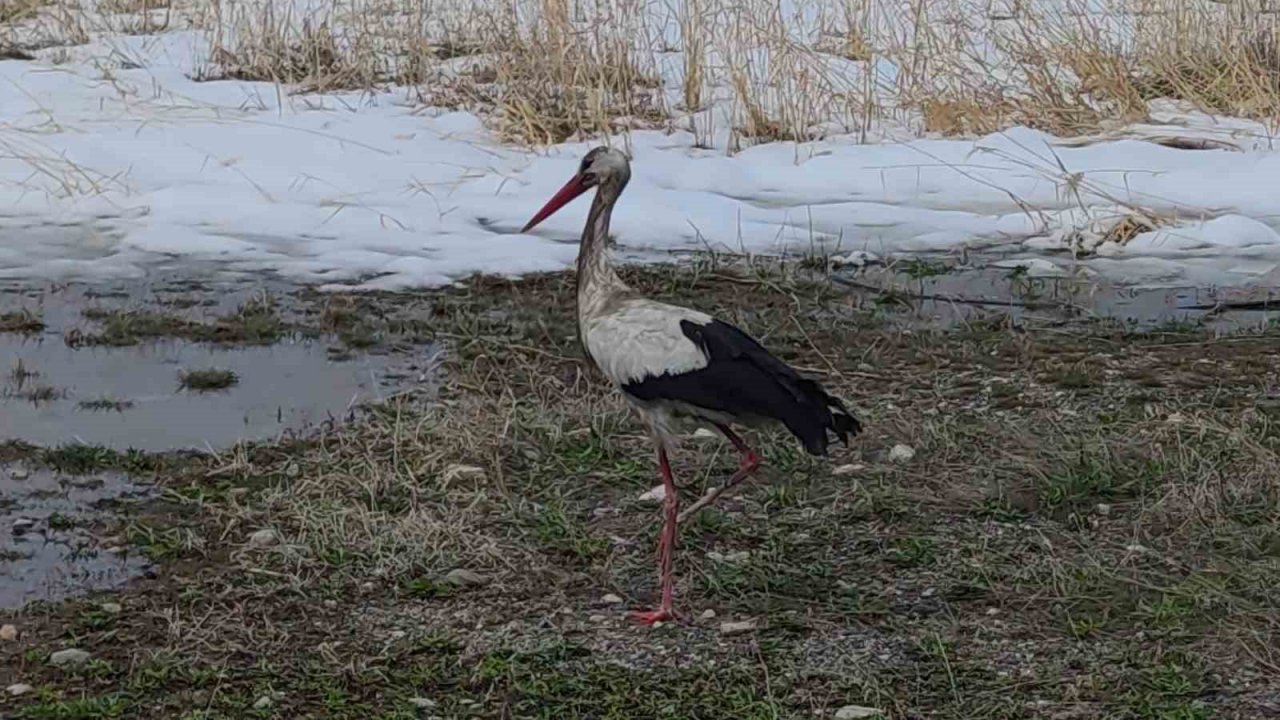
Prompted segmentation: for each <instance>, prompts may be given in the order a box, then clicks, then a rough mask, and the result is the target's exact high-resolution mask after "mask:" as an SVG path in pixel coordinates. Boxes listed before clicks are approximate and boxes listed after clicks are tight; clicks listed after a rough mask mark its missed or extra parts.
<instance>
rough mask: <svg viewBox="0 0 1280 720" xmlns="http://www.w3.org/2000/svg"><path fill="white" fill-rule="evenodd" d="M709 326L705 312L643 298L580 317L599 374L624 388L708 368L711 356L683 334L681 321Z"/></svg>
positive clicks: (708, 319) (585, 341) (584, 335)
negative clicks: (635, 383)
mask: <svg viewBox="0 0 1280 720" xmlns="http://www.w3.org/2000/svg"><path fill="white" fill-rule="evenodd" d="M681 320H688V321H690V322H694V323H698V324H705V323H708V322H711V320H712V318H711V316H710V315H707V314H706V313H701V312H698V311H697V310H690V309H688V308H682V307H677V306H675V305H667V304H666V303H660V302H655V301H653V300H645V299H642V298H636V299H628V300H622V301H621V302H619V303H617V304H616V306H615V307H612V308H608V309H607V310H606V311H605V312H603V313H601V314H597V315H590V314H589V315H586V316H585V317H583V318H581V330H582V340H583V343H584V344H585V345H586V349H587V352H588V353H589V354H590V355H591V359H592V360H594V361H595V362H596V365H598V366H599V367H600V371H601V372H603V373H604V375H605V377H607V378H609V380H611V381H612V382H613V384H614V385H617V386H619V387H621V386H623V385H627V384H629V383H633V382H636V381H639V380H644V379H645V378H649V377H658V376H660V375H662V374H664V373H667V374H671V375H676V374H679V373H682V372H689V371H690V370H700V369H702V368H704V367H706V366H707V356H706V354H705V353H703V351H702V349H701V348H699V347H698V346H697V345H694V344H693V342H692V341H690V340H689V338H688V337H686V336H685V334H684V332H682V331H681V330H680V321H681Z"/></svg>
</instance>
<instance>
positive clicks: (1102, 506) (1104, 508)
mask: <svg viewBox="0 0 1280 720" xmlns="http://www.w3.org/2000/svg"><path fill="white" fill-rule="evenodd" d="M1093 509H1094V510H1097V511H1098V514H1099V515H1101V516H1102V517H1107V516H1108V515H1110V514H1111V506H1110V505H1108V504H1106V503H1098V504H1097V505H1095V506H1094V508H1093Z"/></svg>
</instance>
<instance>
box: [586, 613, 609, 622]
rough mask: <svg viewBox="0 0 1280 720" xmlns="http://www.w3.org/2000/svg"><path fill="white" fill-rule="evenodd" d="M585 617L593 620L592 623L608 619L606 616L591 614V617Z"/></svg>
mask: <svg viewBox="0 0 1280 720" xmlns="http://www.w3.org/2000/svg"><path fill="white" fill-rule="evenodd" d="M587 619H588V620H590V621H591V622H593V623H602V622H604V621H605V620H608V619H609V618H608V617H606V616H604V615H592V616H591V617H589V618H587Z"/></svg>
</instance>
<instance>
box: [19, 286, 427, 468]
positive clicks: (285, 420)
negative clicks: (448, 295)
mask: <svg viewBox="0 0 1280 720" xmlns="http://www.w3.org/2000/svg"><path fill="white" fill-rule="evenodd" d="M262 289H263V287H262V286H261V285H257V284H254V285H245V284H226V285H192V284H190V283H180V282H174V283H172V284H167V285H161V286H159V287H156V286H154V285H153V286H149V287H143V286H114V287H93V288H89V287H85V286H77V287H73V288H62V289H53V288H44V289H37V288H25V289H21V290H18V289H11V291H10V292H8V293H5V294H0V313H4V312H13V311H15V310H18V309H26V310H29V311H31V312H33V313H34V314H36V315H38V316H39V317H40V319H41V320H42V321H43V322H44V323H45V325H46V327H45V328H44V330H43V331H41V332H39V333H38V334H33V335H22V334H17V333H0V374H2V376H0V441H2V440H22V441H25V442H30V443H33V444H36V445H43V446H56V445H63V444H67V443H83V444H88V445H104V446H107V447H110V448H113V449H118V450H124V449H128V448H135V449H140V450H149V451H160V450H171V449H202V450H206V449H218V448H224V447H227V446H229V445H231V444H234V443H235V442H237V441H241V440H260V439H266V438H272V437H277V436H279V435H281V434H282V433H287V432H296V431H302V430H305V429H306V428H308V427H312V426H315V425H316V424H318V423H322V422H327V421H336V420H342V419H344V418H346V417H347V416H348V415H349V414H350V412H351V410H352V408H354V407H355V406H357V405H359V404H361V403H365V402H369V401H376V400H378V399H380V398H382V397H383V396H384V395H385V394H386V393H387V392H392V391H394V390H395V389H396V388H398V387H401V386H403V385H404V383H405V381H406V380H412V379H414V378H415V373H414V370H413V366H414V358H412V357H406V356H404V355H396V354H391V353H385V352H383V353H372V352H351V353H345V352H344V353H342V354H335V353H334V352H332V349H334V348H335V346H336V343H335V342H334V341H333V340H332V339H331V338H317V339H311V338H302V337H283V338H281V339H280V340H278V341H276V342H275V343H273V344H271V345H243V344H242V345H217V344H209V343H199V342H191V341H188V340H184V339H177V338H160V339H155V340H146V341H143V342H141V343H139V344H137V345H132V346H127V347H104V346H88V347H72V346H71V345H69V344H68V343H67V342H66V341H65V340H64V336H65V334H66V333H68V332H71V331H75V330H82V331H92V330H93V328H94V323H93V322H91V321H89V320H88V319H86V318H85V317H84V311H85V310H86V309H89V308H93V309H97V310H148V311H156V312H163V313H165V314H167V315H171V316H180V317H183V318H186V319H191V320H197V321H210V319H211V318H213V317H215V316H218V315H224V314H226V313H228V312H232V311H234V309H235V308H236V307H238V306H239V305H241V304H242V303H244V302H246V301H248V300H250V299H251V298H253V297H255V295H257V294H260V293H261V291H262ZM276 289H279V288H276ZM289 312H290V310H289V309H287V308H285V309H282V310H281V311H280V313H279V314H280V315H281V316H282V317H283V318H286V319H287V318H288V316H289ZM210 368H216V369H220V370H229V371H231V372H233V373H235V375H236V378H237V381H236V383H235V384H234V385H232V386H231V387H229V388H227V389H225V390H216V391H208V392H198V391H193V390H186V389H183V388H181V387H180V384H179V376H180V373H181V372H182V371H185V370H199V369H210ZM86 404H87V405H86Z"/></svg>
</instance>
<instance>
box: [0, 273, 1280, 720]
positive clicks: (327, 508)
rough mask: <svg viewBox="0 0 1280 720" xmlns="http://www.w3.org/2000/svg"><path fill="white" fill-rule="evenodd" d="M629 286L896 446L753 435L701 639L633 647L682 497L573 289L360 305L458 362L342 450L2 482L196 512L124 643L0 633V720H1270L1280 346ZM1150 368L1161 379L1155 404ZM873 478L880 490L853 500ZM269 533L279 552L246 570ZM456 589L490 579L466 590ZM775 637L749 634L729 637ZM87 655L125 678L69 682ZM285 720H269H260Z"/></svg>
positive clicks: (722, 465)
mask: <svg viewBox="0 0 1280 720" xmlns="http://www.w3.org/2000/svg"><path fill="white" fill-rule="evenodd" d="M626 275H627V278H628V280H629V281H631V282H633V283H634V284H635V285H636V286H637V287H638V288H640V289H641V290H643V291H644V292H646V293H650V294H653V295H655V296H658V297H662V298H664V299H669V300H672V301H675V302H681V303H686V304H689V305H693V306H695V307H699V308H703V309H706V310H710V311H714V312H716V313H718V314H720V315H722V316H725V317H726V318H728V319H730V320H733V321H734V322H737V323H740V324H742V325H743V326H744V327H746V328H747V329H748V330H750V331H752V332H754V333H756V334H758V335H761V336H767V344H768V345H769V347H770V348H772V349H774V350H775V352H777V353H778V354H779V355H780V356H782V357H784V358H786V359H787V360H788V361H790V362H793V363H795V364H796V365H798V366H800V367H804V368H809V369H810V371H811V372H813V373H815V374H819V375H820V376H821V378H822V379H823V381H824V383H826V384H827V385H828V387H830V388H832V389H833V390H836V391H837V392H838V393H839V394H840V395H842V396H843V397H845V398H846V399H847V400H848V401H849V402H850V404H851V405H853V406H854V407H855V408H857V410H858V412H859V413H860V414H862V415H863V417H864V419H865V420H866V423H867V431H866V433H865V435H864V436H862V437H860V438H859V439H858V440H857V441H856V442H855V444H854V447H852V448H850V449H848V450H845V449H840V448H837V449H836V450H835V451H834V453H835V454H834V457H833V458H832V459H831V461H830V462H826V461H817V460H813V459H811V458H808V457H807V456H805V455H804V454H803V453H801V452H798V451H797V450H796V448H795V447H794V442H793V441H791V440H790V439H789V438H787V437H786V436H783V435H780V434H778V433H774V432H764V433H760V432H753V433H751V436H750V440H751V441H752V442H753V443H755V444H757V445H758V446H759V447H760V449H761V451H762V453H763V454H764V456H765V458H766V465H765V467H766V472H765V475H764V477H762V478H760V479H758V480H755V481H753V482H750V483H747V484H746V485H744V486H743V488H742V489H741V490H740V491H739V492H736V493H733V494H732V495H733V497H727V498H726V499H725V500H724V502H722V503H721V504H720V505H719V507H718V508H717V509H716V510H715V511H714V512H710V513H708V514H706V515H704V516H702V517H701V518H699V519H698V520H697V521H695V522H692V523H690V524H689V525H688V526H687V527H685V528H683V529H682V534H681V537H680V545H679V551H678V555H677V560H676V563H677V565H676V569H677V573H678V576H677V577H678V583H677V602H678V603H679V606H680V607H681V608H682V609H683V610H684V611H685V612H686V613H687V617H686V618H685V620H684V621H682V622H680V623H676V624H670V625H667V626H664V627H662V628H658V629H645V628H638V627H635V626H633V625H631V624H629V623H628V622H627V621H625V619H624V618H623V617H622V611H623V610H625V609H627V608H630V607H640V606H644V605H647V604H649V603H652V602H654V600H655V595H656V591H657V587H656V581H655V577H654V575H655V572H654V567H653V564H654V557H653V542H654V538H655V537H656V532H657V530H658V525H659V521H660V518H659V511H658V508H657V507H656V506H654V505H652V504H646V503H642V502H640V501H639V500H637V497H638V496H639V495H640V494H641V493H642V492H644V491H645V490H647V489H648V488H650V487H652V485H653V484H654V483H655V482H656V470H655V468H654V466H653V461H652V458H651V448H650V447H649V445H648V442H647V440H646V439H645V437H644V434H643V432H642V430H641V428H640V427H638V426H637V424H636V423H635V421H634V419H633V418H632V417H631V415H630V414H629V411H628V410H627V409H626V407H625V406H624V405H623V404H622V403H621V401H620V400H619V399H618V398H617V397H616V395H615V393H614V392H613V391H611V390H610V389H609V388H608V387H607V386H605V385H604V384H603V383H602V382H601V381H600V379H599V378H598V376H597V375H596V374H595V372H594V371H593V370H592V369H591V368H590V366H589V365H587V364H586V363H585V361H584V359H583V358H582V356H581V352H580V350H579V349H578V347H577V345H576V339H575V335H574V332H573V325H574V323H573V318H572V314H571V313H572V305H573V288H572V282H571V280H570V279H569V278H567V277H565V276H562V275H550V276H537V277H531V278H527V279H524V280H520V281H510V280H500V279H485V278H477V279H473V280H472V281H470V282H468V283H465V284H463V285H462V286H460V287H457V288H452V289H447V290H441V291H435V292H432V293H426V294H424V295H423V296H422V297H413V298H409V297H405V296H383V295H378V294H372V293H365V294H361V295H359V296H340V295H331V296H326V297H325V298H324V299H323V302H322V304H321V307H320V309H315V310H314V311H315V312H316V313H317V315H318V316H319V317H321V318H324V319H323V321H322V324H324V325H325V326H326V327H327V328H328V329H330V330H332V331H335V332H336V330H337V329H338V328H340V327H342V326H344V325H345V324H349V323H354V322H356V321H360V322H366V323H371V324H374V325H376V327H377V328H378V329H379V331H383V330H387V329H389V328H395V329H396V331H397V332H400V331H402V330H404V329H406V328H417V330H414V331H415V332H422V333H424V334H425V335H427V336H428V337H427V338H426V339H431V340H437V341H445V342H447V343H448V345H449V353H448V356H447V357H448V359H447V361H446V365H445V367H444V370H443V372H444V377H443V382H442V383H441V385H440V388H439V391H438V392H439V395H438V396H435V395H431V394H426V393H424V394H423V395H417V394H414V393H407V394H401V395H399V396H397V397H395V398H393V399H392V400H390V401H388V403H387V404H385V405H383V406H378V407H375V408H370V409H368V410H366V411H365V412H364V413H363V414H362V415H361V416H360V417H359V418H358V419H357V420H356V421H355V422H353V423H352V424H349V425H346V426H338V427H328V426H326V427H322V428H320V429H318V430H317V431H316V432H315V433H314V434H313V435H311V436H309V437H306V438H302V439H282V440H280V441H277V442H269V443H260V444H255V445H242V446H236V447H234V448H231V449H228V450H227V451H225V452H222V453H220V454H218V455H213V456H189V457H184V458H168V457H157V456H148V455H143V454H120V453H115V452H112V451H109V450H105V449H102V448H90V447H83V446H68V447H66V448H60V449H56V450H47V451H40V450H37V449H34V448H25V449H24V448H12V449H10V450H6V451H4V453H3V454H2V455H0V456H4V457H10V456H15V455H16V456H17V457H25V458H27V460H28V462H31V463H35V464H45V465H51V466H55V467H58V468H59V469H62V470H63V471H66V472H90V471H93V470H97V469H103V468H108V467H111V468H122V469H128V470H129V471H130V472H132V473H135V474H138V475H140V476H142V477H145V478H150V479H154V481H155V482H157V483H158V484H159V485H160V486H161V487H162V488H163V490H164V491H165V492H164V493H163V496H164V500H163V502H162V504H160V505H156V506H152V507H141V508H137V509H135V510H133V511H132V512H131V513H130V516H129V517H128V518H127V519H126V520H125V521H124V527H123V529H121V530H119V531H118V534H119V535H120V536H122V537H125V538H127V540H128V542H129V544H130V545H132V547H134V548H135V549H136V550H137V551H138V552H140V553H143V554H145V555H146V556H147V557H148V558H150V559H151V560H152V561H154V562H156V563H158V567H157V572H156V573H155V575H154V577H152V578H150V579H143V580H139V581H138V582H136V583H135V584H133V585H131V586H129V587H128V588H126V589H125V590H123V591H122V597H121V598H120V601H121V603H122V604H123V605H124V606H125V608H127V610H126V611H125V612H123V613H121V614H119V615H114V616H111V617H109V618H108V617H104V616H102V614H101V611H100V609H99V606H100V604H101V602H102V598H101V597H95V598H85V599H82V600H71V601H67V602H64V603H58V604H51V605H44V606H41V607H40V608H39V609H38V610H28V611H24V612H23V613H21V614H19V613H13V612H0V620H3V621H5V622H16V623H18V624H19V625H20V626H21V627H22V631H23V634H22V636H21V639H20V640H19V641H18V642H16V643H13V644H11V645H8V646H4V647H0V684H5V685H7V684H9V683H12V682H27V683H30V684H32V685H34V686H36V687H39V688H41V690H39V691H38V692H36V693H32V694H31V695H30V696H26V697H24V698H21V699H16V700H8V699H6V700H4V702H5V703H7V704H6V705H4V706H3V707H4V710H3V711H4V712H5V713H6V714H10V715H14V716H16V717H77V716H85V717H110V716H111V715H110V713H116V714H117V715H118V716H120V717H131V716H134V715H137V714H139V713H146V714H147V715H148V716H149V717H174V718H178V717H192V715H191V713H192V711H193V708H198V709H199V712H201V713H203V715H197V716H202V717H254V716H257V715H265V716H271V715H273V714H274V715H275V716H280V717H308V716H309V717H334V718H343V717H347V718H355V717H370V716H372V717H404V718H409V717H418V716H420V714H435V715H437V716H440V717H543V716H563V717H569V718H603V717H670V718H720V717H745V718H801V717H813V716H814V714H815V713H819V714H824V715H825V716H827V717H829V716H830V715H831V714H832V713H833V712H834V710H835V709H837V708H839V707H841V706H843V705H849V704H857V705H866V706H872V707H877V708H880V709H882V710H883V711H884V713H885V716H886V717H889V718H914V717H922V716H930V717H938V718H973V717H992V718H1015V717H1017V718H1021V717H1046V718H1048V717H1059V716H1062V714H1063V713H1072V712H1078V711H1079V710H1080V709H1081V708H1087V713H1086V716H1088V717H1107V718H1199V717H1260V716H1265V715H1266V713H1267V712H1268V709H1267V708H1269V707H1270V703H1271V702H1272V700H1271V698H1272V697H1273V694H1274V688H1275V687H1276V683H1277V682H1280V678H1277V676H1276V674H1275V670H1274V662H1273V661H1272V660H1271V659H1270V658H1271V657H1272V655H1271V653H1272V652H1273V649H1272V648H1273V645H1274V639H1275V638H1274V631H1273V627H1274V626H1275V623H1276V622H1277V621H1278V620H1280V607H1278V606H1277V603H1276V601H1275V599H1274V592H1273V588H1274V586H1275V583H1276V582H1277V581H1280V575H1278V574H1277V565H1276V563H1275V561H1274V560H1275V553H1276V548H1277V547H1280V542H1278V541H1277V539H1276V538H1277V537H1280V533H1278V532H1277V531H1276V523H1277V519H1278V518H1280V494H1277V493H1276V491H1275V488H1274V482H1273V479H1274V477H1275V474H1276V472H1277V470H1280V462H1278V461H1280V457H1278V456H1277V452H1278V451H1277V444H1276V443H1277V438H1280V430H1278V429H1277V428H1278V426H1277V425H1276V420H1275V417H1274V416H1273V414H1271V413H1269V412H1268V410H1267V409H1266V407H1265V406H1262V405H1259V404H1257V403H1256V399H1257V398H1258V397H1262V396H1265V395H1266V394H1267V393H1268V392H1269V390H1268V388H1269V385H1268V383H1270V382H1271V380H1270V379H1269V376H1268V375H1267V373H1265V372H1258V370H1257V368H1258V367H1259V365H1258V363H1262V364H1263V365H1265V364H1266V363H1268V362H1270V360H1269V358H1270V357H1271V354H1272V353H1273V352H1274V346H1275V345H1274V344H1275V341H1276V337H1275V335H1274V333H1273V332H1270V331H1266V332H1263V331H1259V332H1256V333H1252V334H1241V335H1235V336H1226V337H1214V336H1213V335H1212V333H1211V331H1210V330H1209V329H1206V328H1200V329H1188V330H1187V331H1186V332H1185V333H1179V334H1176V335H1174V334H1169V333H1166V332H1150V333H1141V332H1135V331H1133V330H1132V329H1130V328H1127V327H1125V326H1123V325H1116V324H1110V323H1100V322H1087V321H1074V322H1065V323H1064V322H1063V321H1061V320H1058V319H1046V320H1045V321H1044V325H1043V326H1041V325H1039V324H1038V323H1039V322H1040V321H1033V320H1026V321H1023V322H1022V323H1020V324H1017V325H1016V326H1011V325H1010V324H1009V323H1007V322H981V321H977V320H975V321H973V322H970V323H967V324H963V325H961V326H958V327H956V328H954V329H942V330H930V329H921V328H919V327H916V328H914V329H913V330H912V331H911V332H904V331H903V330H902V329H901V328H902V324H901V319H902V317H907V316H909V315H910V313H911V310H910V309H893V308H890V309H885V307H884V306H883V305H881V304H880V303H877V302H876V300H877V297H876V295H875V294H874V293H873V292H871V291H864V290H857V291H853V292H844V291H836V290H835V289H833V288H832V286H831V285H829V284H827V283H826V282H825V281H824V280H823V279H822V277H821V275H805V274H803V273H799V272H796V273H791V274H786V275H782V274H777V273H774V274H768V273H766V272H765V271H764V270H762V269H759V268H756V269H752V270H750V271H747V270H743V269H742V268H739V267H734V266H726V265H719V266H717V267H716V268H715V269H710V268H708V267H698V268H693V269H689V270H679V269H674V268H670V267H668V268H648V269H627V270H626ZM747 309H749V310H750V312H747ZM1189 344H1190V345H1189ZM830 347H857V348H863V349H865V351H864V352H860V353H848V354H839V353H829V352H824V349H825V348H830ZM1104 353H1105V355H1106V365H1105V366H1106V369H1107V372H1098V373H1096V374H1095V375H1092V376H1091V377H1090V382H1091V383H1092V384H1093V385H1092V391H1090V392H1081V391H1079V390H1078V389H1070V388H1068V389H1064V388H1063V387H1062V386H1061V382H1060V380H1061V372H1062V368H1064V367H1070V366H1071V364H1072V363H1074V362H1077V361H1076V360H1073V358H1086V357H1099V356H1101V355H1102V354H1104ZM1202 359H1207V360H1211V361H1212V362H1213V367H1214V373H1215V382H1213V383H1206V382H1205V378H1204V375H1203V373H1202V372H1201V371H1200V366H1201V363H1200V362H1199V361H1200V360H1202ZM957 367H963V368H965V372H956V368H957ZM889 369H892V372H891V374H890V372H889ZM1139 371H1141V372H1139ZM1141 373H1147V374H1153V375H1155V376H1157V377H1159V378H1160V379H1161V381H1162V383H1161V384H1160V385H1159V386H1151V385H1149V384H1144V383H1141V382H1137V381H1135V380H1134V379H1132V378H1134V377H1140V376H1141ZM985 388H990V392H987V391H985V390H984V389H985ZM1009 389H1015V390H1016V392H1011V391H1009ZM898 443H902V444H907V445H910V446H911V447H913V448H914V449H915V451H916V455H915V457H914V459H913V460H912V461H911V462H910V463H894V462H891V461H889V460H888V458H887V449H888V448H890V447H892V446H893V445H895V444H898ZM672 459H673V462H674V464H675V471H676V475H677V478H678V480H679V481H680V483H681V485H682V487H683V488H684V490H683V491H682V494H683V495H684V497H685V498H686V500H687V499H688V498H691V497H694V496H696V495H697V494H699V492H700V490H701V488H702V487H703V486H704V485H705V484H707V483H712V482H717V481H718V480H719V479H720V478H721V477H722V476H723V475H724V474H726V473H728V472H730V471H732V469H733V468H734V467H735V458H734V455H733V453H731V452H729V451H728V450H727V449H726V448H725V447H724V446H723V443H720V442H718V441H701V440H697V441H690V442H688V443H686V444H685V445H684V446H682V447H681V449H680V450H679V451H678V452H676V453H674V454H673V458H672ZM849 463H854V464H857V465H859V466H861V467H860V469H859V470H857V471H856V472H853V473H847V474H841V475H834V474H833V473H832V469H833V467H834V466H838V465H842V464H849ZM265 528H270V529H271V530H273V531H274V532H275V533H276V534H277V536H278V541H277V542H274V543H270V544H266V545H261V544H254V543H251V542H250V537H251V536H252V535H253V533H254V532H256V531H258V530H260V529H265ZM458 570H465V571H468V572H470V573H475V574H477V575H479V576H482V578H483V581H481V582H477V583H467V582H457V583H455V582H449V580H448V578H449V577H450V573H451V572H454V571H458ZM610 593H612V594H616V595H618V596H620V597H622V598H623V599H624V603H623V604H622V605H621V606H619V605H615V604H610V603H607V602H605V601H604V599H603V598H604V597H605V595H606V594H610ZM705 610H713V611H714V613H715V617H714V618H710V619H702V617H701V616H702V613H703V611H705ZM747 619H751V620H754V621H755V622H756V625H757V629H756V630H755V631H754V632H750V633H746V634H743V635H737V636H722V635H721V634H720V632H719V628H718V624H719V623H720V622H724V621H739V620H747ZM72 642H74V644H75V645H76V646H77V647H81V648H83V649H86V650H88V651H90V652H92V653H93V655H94V657H95V658H96V659H99V660H101V661H102V663H101V664H99V665H96V666H94V668H92V669H86V670H84V671H82V672H75V673H62V672H61V671H56V670H53V669H51V668H49V667H47V665H45V663H44V658H45V657H47V655H48V653H49V652H50V651H52V650H55V649H58V648H60V647H65V646H67V645H68V644H69V643H72ZM273 693H280V694H279V695H273ZM264 697H267V698H268V701H267V702H268V703H270V705H271V709H270V710H263V709H262V708H263V707H265V706H259V710H257V711H255V710H254V709H253V708H254V706H255V705H256V704H259V703H260V702H261V701H262V698H264ZM414 698H425V699H428V700H430V701H431V702H433V703H435V706H434V707H432V708H429V709H426V710H419V709H418V707H417V706H415V705H414V704H413V702H411V701H412V700H413V699H414ZM76 713H79V714H80V715H77V714H76Z"/></svg>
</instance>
